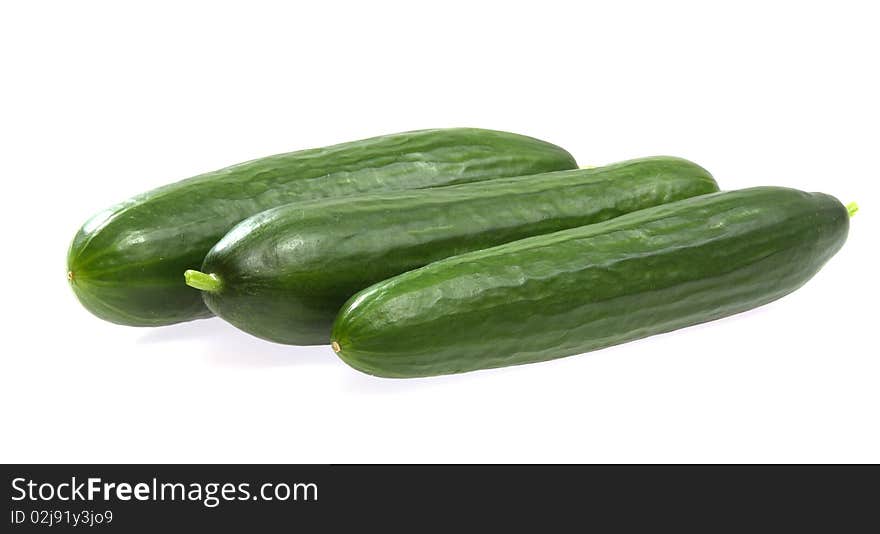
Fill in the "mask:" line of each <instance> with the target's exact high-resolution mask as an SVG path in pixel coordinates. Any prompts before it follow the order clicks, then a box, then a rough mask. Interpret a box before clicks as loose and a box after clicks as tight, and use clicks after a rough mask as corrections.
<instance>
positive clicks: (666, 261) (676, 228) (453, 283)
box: [331, 187, 852, 377]
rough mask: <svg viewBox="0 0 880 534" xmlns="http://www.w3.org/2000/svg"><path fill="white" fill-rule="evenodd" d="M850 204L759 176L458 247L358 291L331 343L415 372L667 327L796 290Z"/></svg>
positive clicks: (375, 368)
mask: <svg viewBox="0 0 880 534" xmlns="http://www.w3.org/2000/svg"><path fill="white" fill-rule="evenodd" d="M850 211H852V210H850ZM849 215H850V214H849V213H848V209H847V207H844V206H843V205H842V204H841V203H840V202H839V201H837V199H835V198H834V197H831V196H828V195H825V194H821V193H804V192H802V191H796V190H793V189H784V188H779V187H759V188H754V189H745V190H741V191H732V192H724V193H715V194H710V195H705V196H701V197H696V198H692V199H687V200H682V201H679V202H674V203H671V204H667V205H663V206H658V207H654V208H648V209H645V210H642V211H638V212H634V213H631V214H628V215H623V216H621V217H618V218H616V219H612V220H609V221H606V222H602V223H598V224H594V225H590V226H583V227H580V228H575V229H570V230H562V231H559V232H556V233H552V234H547V235H542V236H537V237H532V238H527V239H523V240H520V241H515V242H512V243H508V244H505V245H501V246H497V247H493V248H489V249H485V250H481V251H477V252H471V253H468V254H463V255H460V256H455V257H452V258H448V259H444V260H440V261H438V262H435V263H432V264H430V265H427V266H426V267H423V268H420V269H416V270H413V271H410V272H407V273H404V274H401V275H399V276H396V277H393V278H390V279H388V280H385V281H382V282H379V283H377V284H375V285H373V286H370V287H369V288H367V289H365V290H363V291H361V292H359V293H358V294H356V295H354V296H353V297H352V298H351V299H350V300H349V301H348V302H347V303H346V304H345V306H344V307H343V309H342V311H341V312H340V314H339V316H338V318H337V319H336V322H335V324H334V326H333V333H332V336H331V340H332V347H333V349H334V350H335V351H336V352H337V353H338V355H339V356H340V357H341V358H342V359H343V360H344V361H345V362H346V363H348V364H349V365H351V366H352V367H354V368H356V369H359V370H361V371H363V372H365V373H370V374H374V375H379V376H385V377H418V376H429V375H439V374H447V373H460V372H464V371H472V370H475V369H485V368H491V367H501V366H506V365H516V364H524V363H530V362H539V361H543V360H549V359H553V358H560V357H563V356H569V355H573V354H579V353H583V352H587V351H590V350H595V349H600V348H603V347H607V346H610V345H615V344H617V343H623V342H626V341H630V340H633V339H637V338H642V337H645V336H650V335H652V334H658V333H661V332H668V331H670V330H675V329H677V328H682V327H686V326H689V325H693V324H697V323H702V322H705V321H711V320H713V319H718V318H720V317H725V316H728V315H732V314H735V313H739V312H742V311H745V310H748V309H751V308H754V307H756V306H761V305H762V304H766V303H768V302H771V301H773V300H776V299H778V298H780V297H782V296H784V295H786V294H788V293H790V292H792V291H794V290H795V289H797V288H798V287H800V286H801V285H803V284H804V283H805V282H807V281H808V280H809V279H810V278H811V277H812V276H813V275H814V274H816V272H817V271H818V270H819V269H820V268H821V267H822V265H824V264H825V262H827V261H828V260H829V259H830V258H831V257H832V256H833V255H834V254H835V253H836V252H837V251H838V250H839V249H840V248H841V246H842V245H843V243H844V241H845V240H846V236H847V232H848V229H849Z"/></svg>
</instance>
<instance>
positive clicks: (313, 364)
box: [0, 0, 880, 462]
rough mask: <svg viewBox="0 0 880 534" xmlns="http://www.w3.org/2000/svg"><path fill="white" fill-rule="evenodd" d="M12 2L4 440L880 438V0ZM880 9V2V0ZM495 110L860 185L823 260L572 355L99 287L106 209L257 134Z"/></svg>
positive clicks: (143, 452)
mask: <svg viewBox="0 0 880 534" xmlns="http://www.w3.org/2000/svg"><path fill="white" fill-rule="evenodd" d="M240 5H241V6H245V5H246V6H247V8H246V9H244V8H241V7H231V6H229V5H226V4H223V3H218V2H204V3H186V4H184V3H182V2H172V3H168V4H165V3H161V2H149V3H146V2H145V3H143V4H142V7H140V8H135V7H130V6H131V4H130V3H127V2H126V3H121V2H89V1H83V2H56V3H50V2H40V1H34V2H7V3H4V4H3V7H2V8H0V54H2V72H0V75H2V79H3V81H2V82H0V95H2V98H0V111H2V113H0V164H2V166H0V169H2V177H3V184H2V187H3V212H2V214H3V220H4V222H5V227H4V231H3V247H2V251H3V252H2V254H3V258H2V262H0V269H2V279H0V288H2V314H3V318H2V324H3V325H4V326H3V334H2V346H3V351H2V352H3V355H2V360H0V362H2V363H0V365H2V370H0V377H2V387H0V410H2V424H3V429H4V430H3V434H4V437H3V439H2V440H0V461H4V462H802V461H806V462H878V461H880V428H878V420H880V413H878V412H880V410H878V409H880V359H878V355H880V351H878V350H877V342H876V340H877V329H878V321H877V319H878V314H877V303H878V298H880V295H878V289H877V263H876V261H875V260H876V259H877V254H876V250H877V245H878V238H877V236H878V232H880V228H878V212H880V205H878V203H877V198H878V185H877V184H878V182H880V173H878V148H880V133H878V124H880V107H878V102H880V81H878V71H880V69H878V61H880V60H878V57H880V37H878V35H880V34H878V31H877V28H878V25H880V19H878V16H877V14H876V13H875V12H874V11H873V10H872V9H871V8H872V3H871V2H864V3H855V2H843V1H837V2H825V3H812V2H791V3H781V2H768V1H763V2H755V3H751V2H745V3H744V2H736V3H733V2H730V3H726V5H725V6H720V5H717V4H716V3H712V2H687V3H683V2H672V3H669V2H658V3H656V5H655V3H653V2H607V3H603V5H602V6H601V7H599V6H593V7H590V6H589V5H588V4H587V3H584V2H571V3H559V2H552V1H546V0H544V1H542V2H522V3H520V2H510V1H508V2H492V3H488V2H487V3H482V2H477V1H474V0H470V1H466V2H456V1H446V2H443V3H431V4H430V6H429V5H428V4H424V7H420V6H421V5H422V4H420V3H416V2H400V3H397V4H392V3H387V2H382V3H377V2H360V3H351V4H345V3H338V2H327V1H324V2H310V3H308V4H306V3H303V4H301V5H297V4H296V3H292V2H291V3H287V4H281V3H279V4H264V3H260V2H247V3H245V2H242V3H240ZM874 7H876V6H874ZM446 126H477V127H484V128H494V129H502V130H509V131H514V132H518V133H524V134H528V135H532V136H536V137H540V138H544V139H546V140H549V141H551V142H554V143H557V144H559V145H562V146H564V147H566V148H567V149H569V150H570V151H571V152H572V153H574V155H575V156H576V157H577V158H578V161H579V163H581V164H582V165H587V164H592V165H599V164H603V163H609V162H613V161H617V160H621V159H626V158H631V157H638V156H647V155H656V154H671V155H678V156H682V157H686V158H689V159H692V160H694V161H696V162H698V163H700V164H702V165H704V166H705V167H706V168H708V169H709V170H710V171H711V172H713V173H714V175H715V177H716V178H717V179H718V181H719V183H720V184H721V186H722V187H723V188H725V189H737V188H743V187H748V186H753V185H764V184H776V185H785V186H792V187H797V188H800V189H805V190H810V191H815V190H818V191H825V192H828V193H832V194H834V195H836V196H838V197H839V198H840V199H842V200H843V201H845V202H846V201H850V200H857V201H858V202H859V203H860V205H861V207H862V211H861V212H860V213H859V214H858V215H857V216H856V217H855V218H854V219H853V221H852V223H853V224H852V231H851V233H850V239H849V241H848V243H847V244H846V246H845V247H844V248H843V250H842V251H841V252H840V253H839V254H838V255H837V256H836V257H835V258H834V259H833V260H832V261H831V262H830V263H829V264H828V265H827V266H826V268H825V269H824V270H823V271H822V272H820V273H819V274H818V275H817V276H816V277H815V278H814V279H813V280H812V281H811V282H810V283H809V284H808V285H807V286H805V287H804V288H802V289H801V290H799V291H798V292H796V293H795V294H793V295H791V296H788V297H786V298H784V299H782V300H780V301H778V302H776V303H774V304H771V305H769V306H765V307H764V308H761V309H759V310H755V311H752V312H749V313H745V314H742V315H740V316H737V317H733V318H729V319H725V320H721V321H717V322H714V323H712V324H708V325H703V326H699V327H694V328H688V329H685V330H682V331H679V332H675V333H672V334H667V335H661V336H656V337H653V338H650V339H646V340H642V341H639V342H635V343H630V344H627V345H624V346H619V347H615V348H611V349H607V350H603V351H599V352H594V353H591V354H588V355H582V356H577V357H571V358H566V359H562V360H559V361H555V362H551V363H543V364H535V365H528V366H523V367H516V368H507V369H501V370H493V371H482V372H475V373H470V374H466V375H460V376H450V377H440V378H430V379H419V380H402V381H401V380H398V381H394V380H385V379H378V378H372V377H369V376H366V375H363V374H360V373H358V372H356V371H354V370H352V369H350V368H348V367H347V366H346V365H345V364H343V363H342V362H341V361H340V360H338V359H337V358H336V357H335V356H334V354H333V353H332V352H331V351H330V350H329V348H327V347H312V348H297V347H285V346H280V345H274V344H270V343H266V342H262V341H259V340H256V339H253V338H250V337H248V336H247V335H245V334H243V333H240V332H238V331H236V330H235V329H233V328H232V327H231V326H229V325H227V324H224V323H223V322H221V321H220V320H218V319H211V320H202V321H196V322H192V323H188V324H182V325H177V326H171V327H165V328H159V329H152V330H151V329H137V328H128V327H122V326H115V325H112V324H109V323H105V322H102V321H100V320H98V319H97V318H95V317H93V316H91V315H90V314H89V313H88V312H86V311H85V310H84V309H83V308H81V307H80V305H79V304H78V302H77V301H76V299H75V298H74V296H73V294H72V292H71V291H70V290H69V288H68V287H67V281H66V279H65V264H64V262H65V254H66V249H67V246H68V244H69V241H70V239H71V238H72V237H73V234H74V232H75V231H76V230H77V228H78V227H79V225H80V224H81V223H82V222H83V221H84V220H85V219H86V218H87V217H88V216H89V215H90V214H92V213H93V212H96V211H98V210H99V209H101V208H103V207H105V206H107V205H109V204H112V203H114V202H116V201H119V200H121V199H123V198H126V197H128V196H130V195H131V194H134V193H138V192H141V191H143V190H146V189H150V188H152V187H155V186H158V185H161V184H164V183H167V182H171V181H174V180H177V179H180V178H184V177H187V176H190V175H193V174H197V173H199V172H202V171H207V170H212V169H215V168H218V167H223V166H226V165H229V164H232V163H236V162H239V161H243V160H247V159H251V158H255V157H259V156H264V155H269V154H273V153H277V152H285V151H289V150H294V149H299V148H308V147H314V146H323V145H328V144H332V143H337V142H342V141H347V140H353V139H359V138H363V137H368V136H373V135H379V134H384V133H392V132H398V131H404V130H411V129H419V128H433V127H446Z"/></svg>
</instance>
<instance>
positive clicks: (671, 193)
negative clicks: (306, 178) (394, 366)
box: [187, 157, 718, 344]
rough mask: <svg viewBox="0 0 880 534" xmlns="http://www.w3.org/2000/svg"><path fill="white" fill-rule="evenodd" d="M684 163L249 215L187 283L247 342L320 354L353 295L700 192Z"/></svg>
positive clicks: (698, 176) (660, 161)
mask: <svg viewBox="0 0 880 534" xmlns="http://www.w3.org/2000/svg"><path fill="white" fill-rule="evenodd" d="M717 190H718V186H717V184H716V183H715V180H713V179H712V176H711V175H710V174H709V173H708V172H706V171H705V170H704V169H703V168H701V167H700V166H698V165H695V164H694V163H691V162H689V161H686V160H683V159H679V158H670V157H655V158H645V159H640V160H633V161H628V162H624V163H619V164H615V165H609V166H607V167H602V168H594V169H579V170H572V171H559V172H552V173H546V174H539V175H533V176H525V177H518V178H506V179H500V180H493V181H491V182H481V183H477V184H467V185H458V186H451V187H441V188H435V189H430V190H421V191H405V192H397V193H383V194H373V195H367V196H362V197H358V198H353V199H330V200H322V201H314V202H305V203H296V204H290V205H287V206H282V207H279V208H275V209H273V210H269V211H266V212H263V213H260V214H258V215H255V216H253V217H251V218H249V219H247V220H245V221H243V222H242V223H241V224H239V225H238V226H236V227H235V228H234V229H233V230H232V231H231V232H230V233H229V234H227V235H226V237H224V238H223V239H222V240H220V242H219V243H217V245H216V246H215V247H214V248H213V249H211V251H210V252H209V253H208V255H207V257H206V258H205V264H204V266H203V268H202V272H194V271H190V272H188V273H187V279H188V283H190V284H191V285H193V286H194V287H198V288H200V289H203V290H205V294H204V297H205V303H206V304H207V305H208V308H209V309H210V310H211V311H213V312H214V313H215V314H217V315H218V316H220V317H222V318H223V319H225V320H227V321H229V322H230V323H232V324H233V325H235V326H237V327H238V328H241V329H242V330H244V331H246V332H249V333H251V334H253V335H255V336H259V337H262V338H264V339H268V340H270V341H277V342H279V343H290V344H325V343H327V341H328V339H329V337H330V328H331V326H332V325H333V320H334V319H335V317H336V314H337V313H338V312H339V309H340V308H341V307H342V305H343V304H344V303H345V301H346V300H348V298H349V297H351V296H352V295H354V294H355V293H357V292H358V291H360V290H361V289H364V288H365V287H367V286H369V285H370V284H373V283H375V282H378V281H380V280H384V279H385V278H388V277H390V276H394V275H397V274H400V273H402V272H405V271H409V270H411V269H415V268H417V267H421V266H423V265H427V264H428V263H431V262H432V261H436V260H439V259H442V258H446V257H449V256H454V255H456V254H461V253H464V252H469V251H472V250H479V249H482V248H487V247H491V246H495V245H499V244H501V243H507V242H509V241H514V240H517V239H522V238H524V237H528V236H533V235H538V234H545V233H549V232H555V231H557V230H561V229H563V228H573V227H576V226H582V225H584V224H590V223H595V222H599V221H602V220H606V219H610V218H612V217H616V216H618V215H622V214H624V213H628V212H631V211H635V210H639V209H642V208H647V207H650V206H656V205H658V204H663V203H666V202H672V201H675V200H680V199H683V198H689V197H692V196H696V195H702V194H706V193H712V192H714V191H717Z"/></svg>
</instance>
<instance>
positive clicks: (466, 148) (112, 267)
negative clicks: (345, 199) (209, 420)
mask: <svg viewBox="0 0 880 534" xmlns="http://www.w3.org/2000/svg"><path fill="white" fill-rule="evenodd" d="M576 167H577V164H576V163H575V161H574V159H573V158H572V156H571V155H570V154H569V153H568V152H566V151H565V150H563V149H562V148H560V147H557V146H555V145H552V144H550V143H547V142H544V141H540V140H537V139H533V138H530V137H525V136H521V135H517V134H511V133H505V132H497V131H492V130H480V129H475V128H451V129H439V130H421V131H415V132H406V133H400V134H394V135H387V136H382V137H375V138H371V139H366V140H362V141H355V142H351V143H344V144H340V145H334V146H330V147H326V148H319V149H311V150H303V151H299V152H291V153H287V154H279V155H275V156H270V157H266V158H262V159H257V160H253V161H249V162H246V163H242V164H239V165H234V166H232V167H227V168H225V169H220V170H218V171H214V172H209V173H207V174H202V175H199V176H196V177H193V178H189V179H187V180H183V181H180V182H177V183H174V184H171V185H168V186H165V187H160V188H158V189H154V190H152V191H149V192H147V193H144V194H141V195H138V196H135V197H133V198H131V199H129V200H126V201H124V202H122V203H120V204H117V205H115V206H112V207H110V208H108V209H107V210H104V211H102V212H100V213H98V214H97V215H95V216H94V217H92V218H91V219H89V220H88V221H87V222H86V223H85V224H84V225H83V227H82V228H81V229H80V231H79V232H78V233H77V234H76V236H75V237H74V239H73V243H72V244H71V246H70V249H69V252H68V260H67V262H68V280H69V281H70V284H71V286H72V288H73V290H74V292H75V293H76V295H77V297H78V298H79V300H80V302H81V303H82V304H83V305H84V306H85V307H86V308H87V309H89V311H91V312H92V313H94V314H95V315H97V316H98V317H100V318H102V319H106V320H107V321H111V322H114V323H118V324H123V325H131V326H159V325H166V324H173V323H178V322H182V321H188V320H192V319H198V318H202V317H208V316H210V312H209V311H208V309H207V308H206V307H205V305H204V303H203V302H202V296H201V295H200V294H199V291H197V290H195V289H193V288H190V287H188V286H187V285H186V284H185V283H184V278H183V272H184V271H185V270H186V269H198V268H199V267H201V265H202V261H203V260H204V257H205V254H206V253H207V252H208V250H209V249H210V248H211V247H212V246H214V244H215V243H217V241H218V240H219V239H220V238H221V237H223V235H224V234H226V233H227V232H228V231H229V230H230V229H231V228H232V227H233V226H234V225H235V224H237V223H238V222H240V221H242V220H243V219H245V218H247V217H250V216H251V215H254V214H256V213H259V212H261V211H263V210H266V209H269V208H274V207H276V206H280V205H283V204H287V203H290V202H296V201H304V200H312V199H317V198H327V197H338V196H346V195H356V194H360V193H364V192H369V191H384V190H401V189H418V188H426V187H434V186H442V185H449V184H457V183H468V182H474V181H481V180H489V179H494V178H500V177H507V176H519V175H523V174H534V173H541V172H548V171H556V170H565V169H572V168H576Z"/></svg>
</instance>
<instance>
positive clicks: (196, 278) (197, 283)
mask: <svg viewBox="0 0 880 534" xmlns="http://www.w3.org/2000/svg"><path fill="white" fill-rule="evenodd" d="M183 278H184V280H186V285H188V286H190V287H194V288H196V289H200V290H202V291H209V292H211V293H214V292H216V291H220V288H221V287H223V283H222V282H221V281H220V278H218V277H217V275H216V274H213V273H211V274H205V273H203V272H201V271H195V270H193V269H187V271H186V272H184V273H183Z"/></svg>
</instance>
